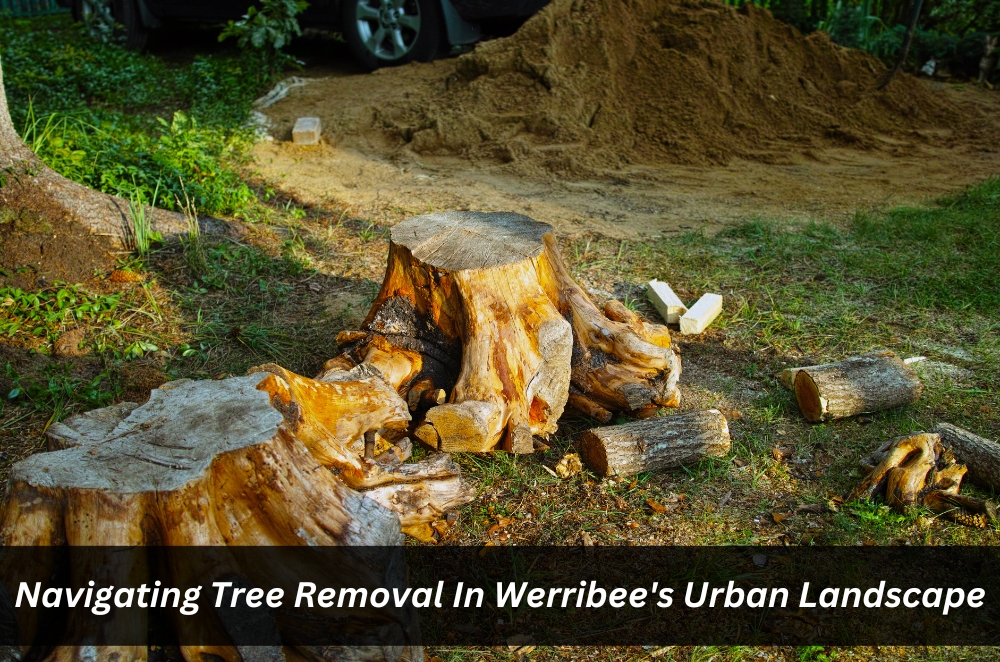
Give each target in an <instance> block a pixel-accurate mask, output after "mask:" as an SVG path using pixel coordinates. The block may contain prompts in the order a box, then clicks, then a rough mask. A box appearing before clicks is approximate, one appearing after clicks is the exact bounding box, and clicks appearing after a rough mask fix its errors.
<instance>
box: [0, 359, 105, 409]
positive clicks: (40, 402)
mask: <svg viewBox="0 0 1000 662" xmlns="http://www.w3.org/2000/svg"><path fill="white" fill-rule="evenodd" d="M5 372H6V376H7V379H8V380H10V382H11V384H12V385H13V388H11V390H10V391H9V392H8V393H7V399H8V400H14V401H16V402H18V403H20V404H22V405H24V406H28V407H32V408H34V409H35V410H36V411H44V412H51V415H50V416H49V424H51V423H54V422H56V421H59V420H61V419H62V418H63V417H65V416H66V415H67V414H68V413H69V412H70V411H71V410H72V409H74V408H76V407H80V408H83V409H93V408H94V407H104V406H107V405H109V404H111V403H112V402H113V401H114V399H115V398H116V397H117V396H118V395H119V393H120V390H119V389H118V388H117V387H116V386H115V385H114V384H113V383H112V381H111V379H110V374H109V373H108V372H102V373H100V374H99V375H97V376H96V377H91V378H80V377H74V376H73V375H72V374H71V372H70V367H69V366H68V365H66V364H62V365H59V364H50V365H49V366H48V368H46V370H45V375H44V377H43V378H41V379H27V378H24V377H22V376H21V375H19V374H18V373H17V371H16V370H14V368H13V367H11V364H10V363H7V365H6V367H5Z"/></svg>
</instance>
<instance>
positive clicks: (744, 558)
mask: <svg viewBox="0 0 1000 662" xmlns="http://www.w3.org/2000/svg"><path fill="white" fill-rule="evenodd" d="M998 561H1000V550H998V548H990V547H918V548H914V547H860V548H856V547H779V548H775V547H763V548H750V547H382V548H373V547H339V548H331V547H324V548H319V547H283V548H268V547H254V548H248V547H200V548H194V547H184V548H181V547H139V548H127V549H125V548H111V547H101V548H94V547H88V548H81V547H74V548H68V547H49V548H23V547H22V548H17V547H14V548H6V549H3V550H2V551H0V580H2V587H0V643H3V644H8V645H13V644H16V645H34V646H38V647H42V648H45V647H50V646H55V645H82V644H90V645H101V644H104V645H161V646H167V645H178V644H179V645H204V646H209V645H239V646H277V645H297V646H367V645H381V646H385V645H390V646H405V645H496V644H503V643H504V642H505V641H506V640H507V639H508V638H509V637H512V636H514V635H529V636H531V637H532V638H533V640H534V642H535V643H536V644H539V645H734V644H741V645H797V646H801V645H823V646H827V645H833V646H840V645H918V644H919V645H997V644H1000V601H998V596H1000V586H998V582H1000V579H998V574H997V569H998V568H1000V565H998Z"/></svg>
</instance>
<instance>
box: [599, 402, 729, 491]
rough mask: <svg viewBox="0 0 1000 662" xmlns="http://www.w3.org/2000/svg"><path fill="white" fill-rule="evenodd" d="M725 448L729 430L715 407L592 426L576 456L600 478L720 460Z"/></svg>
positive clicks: (727, 448)
mask: <svg viewBox="0 0 1000 662" xmlns="http://www.w3.org/2000/svg"><path fill="white" fill-rule="evenodd" d="M729 448H730V440H729V426H728V424H727V423H726V417H725V416H723V415H722V412H720V411H719V410H718V409H708V410H706V411H697V412H691V413H689V414H677V415H675V416H664V417H657V418H649V419H646V420H642V421H633V422H631V423H626V424H624V425H612V426H609V427H603V428H594V429H592V430H587V431H586V432H584V433H583V434H582V435H581V436H580V454H581V455H582V456H583V460H584V462H585V463H586V464H587V466H589V467H590V468H591V469H592V470H593V471H594V472H595V473H597V474H598V475H600V476H633V475H635V474H638V473H642V472H644V471H655V470H657V469H669V468H672V467H679V466H681V465H686V464H693V463H695V462H698V461H699V460H701V459H702V458H704V457H722V456H723V455H725V454H726V453H728V452H729Z"/></svg>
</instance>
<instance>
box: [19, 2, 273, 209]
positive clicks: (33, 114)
mask: <svg viewBox="0 0 1000 662" xmlns="http://www.w3.org/2000/svg"><path fill="white" fill-rule="evenodd" d="M0 44H2V47H0V58H2V61H3V68H4V85H5V87H6V91H7V97H8V102H9V105H10V112H11V117H12V119H13V121H14V126H15V127H16V128H17V129H18V130H19V131H21V134H22V137H23V138H24V139H25V141H26V142H27V143H28V145H29V146H30V147H31V148H32V149H33V150H34V151H35V152H36V153H37V154H38V155H39V156H40V157H41V158H42V159H43V160H44V161H45V162H46V163H47V164H48V165H49V166H51V167H52V168H53V169H55V170H56V171H57V172H59V173H60V174H63V175H65V176H66V177H69V178H70V179H73V180H75V181H78V182H80V183H83V184H86V185H87V186H90V187H91V188H95V189H98V190H101V191H105V192H108V193H114V194H116V195H120V196H122V197H124V198H126V199H134V198H135V197H136V196H137V195H138V196H139V197H140V198H142V199H145V200H147V201H150V204H155V205H156V206H159V207H166V208H168V209H175V208H177V207H178V206H179V205H178V201H179V200H180V201H183V200H184V199H185V195H184V194H185V191H186V193H187V194H188V195H189V196H190V198H191V200H192V202H194V204H195V206H196V207H197V208H198V209H199V210H200V211H201V212H202V213H206V214H225V215H238V214H240V213H243V212H245V210H246V209H247V207H248V206H250V205H252V204H253V203H255V202H256V197H255V196H254V194H253V192H252V191H251V189H250V188H249V187H248V186H247V185H246V184H245V183H244V182H243V180H242V178H241V177H240V175H239V170H240V167H241V166H242V165H243V163H244V161H245V154H246V151H247V149H248V148H249V146H250V144H251V137H252V136H251V131H250V129H248V128H247V127H246V120H247V117H248V114H249V112H250V109H251V105H252V102H253V99H254V98H256V97H257V96H258V95H259V94H260V92H261V91H262V90H263V89H264V88H265V87H266V85H267V84H268V83H269V82H270V79H271V77H272V75H273V74H272V72H271V71H270V70H269V68H268V67H266V66H263V61H262V60H261V59H260V57H258V56H255V55H253V54H252V53H250V54H248V53H245V52H244V53H240V52H236V51H232V52H226V53H223V54H219V55H199V56H196V57H194V58H193V60H191V61H190V62H188V63H185V64H168V63H166V62H165V61H163V60H162V59H160V58H157V57H155V56H153V55H143V54H138V53H133V52H130V51H126V50H125V49H123V48H121V47H119V46H117V45H115V44H104V43H101V42H98V41H96V40H94V39H92V38H90V37H89V36H88V35H87V34H86V33H85V32H84V31H83V29H82V28H81V26H79V25H77V24H74V23H73V22H72V21H71V19H70V18H69V17H68V16H66V15H57V16H50V17H41V18H34V19H10V18H0ZM154 198H155V199H154Z"/></svg>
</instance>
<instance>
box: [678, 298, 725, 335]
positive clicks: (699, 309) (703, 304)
mask: <svg viewBox="0 0 1000 662" xmlns="http://www.w3.org/2000/svg"><path fill="white" fill-rule="evenodd" d="M721 312H722V295H721V294H703V295H701V298H700V299H698V302H697V303H696V304H694V305H693V306H691V308H690V309H689V310H688V311H687V312H686V313H684V315H683V316H682V317H681V333H683V334H685V335H689V334H693V333H701V332H702V331H704V330H705V327H707V326H708V325H709V324H711V323H712V321H713V320H715V318H716V317H718V316H719V313H721Z"/></svg>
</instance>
